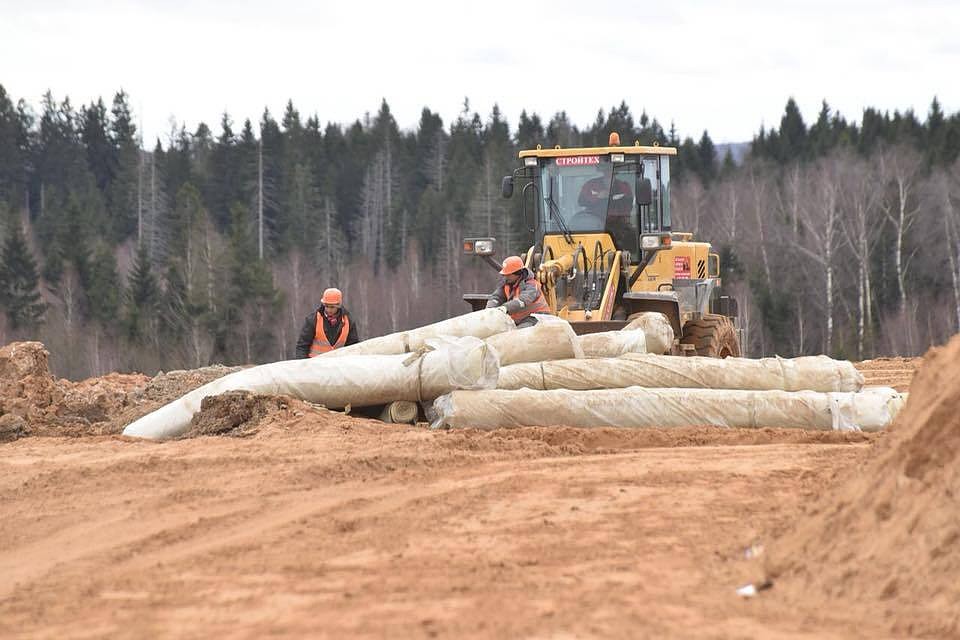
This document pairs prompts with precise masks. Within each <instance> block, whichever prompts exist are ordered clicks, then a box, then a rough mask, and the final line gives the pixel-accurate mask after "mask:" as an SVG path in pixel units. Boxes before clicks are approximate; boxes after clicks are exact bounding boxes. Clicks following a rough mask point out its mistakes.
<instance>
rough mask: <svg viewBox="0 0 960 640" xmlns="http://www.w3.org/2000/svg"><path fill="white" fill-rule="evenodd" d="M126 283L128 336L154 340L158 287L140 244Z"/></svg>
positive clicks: (158, 296) (158, 299)
mask: <svg viewBox="0 0 960 640" xmlns="http://www.w3.org/2000/svg"><path fill="white" fill-rule="evenodd" d="M127 283H128V284H127V296H126V305H125V306H126V310H125V316H126V318H125V319H126V325H127V334H128V336H129V337H130V338H133V339H135V340H136V339H141V338H145V339H152V338H155V334H156V330H157V326H158V322H157V321H158V314H157V312H158V309H159V303H160V287H159V285H158V284H157V279H156V277H155V276H154V275H153V269H152V267H151V264H150V256H149V254H148V253H147V247H146V245H145V244H141V245H140V246H139V248H138V250H137V257H136V260H135V261H134V263H133V270H132V271H131V272H130V275H129V276H128V278H127Z"/></svg>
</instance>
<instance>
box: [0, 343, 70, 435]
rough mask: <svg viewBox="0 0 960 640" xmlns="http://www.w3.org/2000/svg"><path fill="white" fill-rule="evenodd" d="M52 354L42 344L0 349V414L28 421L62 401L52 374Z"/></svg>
mask: <svg viewBox="0 0 960 640" xmlns="http://www.w3.org/2000/svg"><path fill="white" fill-rule="evenodd" d="M49 357H50V352H48V351H47V350H46V349H45V348H44V347H43V345H42V344H41V343H39V342H13V343H11V344H8V345H6V346H4V347H3V348H0V414H14V415H18V416H20V417H22V418H24V419H25V420H26V421H27V422H30V421H31V420H35V419H38V418H39V417H41V416H42V415H43V414H44V412H45V409H46V408H47V407H50V406H51V405H53V404H54V403H57V402H59V401H60V400H61V398H62V395H63V394H62V392H61V390H60V389H59V387H58V385H57V380H56V379H55V378H54V377H53V376H52V375H51V374H50V368H49V366H48V359H49Z"/></svg>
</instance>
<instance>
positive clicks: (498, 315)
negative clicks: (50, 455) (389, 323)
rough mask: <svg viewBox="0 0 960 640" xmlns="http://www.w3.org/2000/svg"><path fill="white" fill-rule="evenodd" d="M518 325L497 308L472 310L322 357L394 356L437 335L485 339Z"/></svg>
mask: <svg viewBox="0 0 960 640" xmlns="http://www.w3.org/2000/svg"><path fill="white" fill-rule="evenodd" d="M516 328H517V326H516V324H515V323H514V321H513V319H512V318H511V317H510V316H508V315H507V314H505V313H504V312H503V311H500V310H498V309H484V310H482V311H474V312H472V313H467V314H464V315H462V316H457V317H455V318H450V319H449V320H443V321H442V322H436V323H434V324H428V325H427V326H425V327H420V328H419V329H411V330H409V331H401V332H399V333H391V334H389V335H385V336H380V337H379V338H371V339H369V340H364V341H363V342H358V343H357V344H353V345H350V346H349V347H343V348H341V349H334V350H333V351H329V352H327V353H325V354H323V355H322V356H320V357H321V358H342V357H344V356H356V355H382V356H386V355H394V354H398V353H410V352H411V351H416V350H417V349H419V348H421V347H422V346H423V345H424V344H425V343H426V340H427V339H429V338H438V337H440V336H451V337H462V336H473V337H474V338H488V337H490V336H492V335H496V334H498V333H503V332H504V331H513V330H514V329H516Z"/></svg>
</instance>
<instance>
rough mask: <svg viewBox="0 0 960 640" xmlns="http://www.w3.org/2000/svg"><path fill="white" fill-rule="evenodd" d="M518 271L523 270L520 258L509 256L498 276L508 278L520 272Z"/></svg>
mask: <svg viewBox="0 0 960 640" xmlns="http://www.w3.org/2000/svg"><path fill="white" fill-rule="evenodd" d="M520 269H523V259H522V258H521V257H520V256H510V257H509V258H506V259H505V260H504V261H503V269H500V274H501V275H505V276H508V275H510V274H511V273H516V272H517V271H520Z"/></svg>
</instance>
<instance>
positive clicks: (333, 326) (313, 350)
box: [297, 288, 360, 358]
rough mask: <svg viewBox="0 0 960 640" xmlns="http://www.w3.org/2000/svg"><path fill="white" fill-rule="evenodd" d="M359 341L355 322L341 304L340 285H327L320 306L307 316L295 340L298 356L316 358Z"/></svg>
mask: <svg viewBox="0 0 960 640" xmlns="http://www.w3.org/2000/svg"><path fill="white" fill-rule="evenodd" d="M357 342H360V338H359V337H357V325H356V323H355V322H354V321H353V319H352V318H351V317H350V314H349V313H347V310H346V309H344V308H343V293H341V292H340V289H333V288H330V289H327V290H326V291H324V292H323V297H322V298H320V306H319V307H317V310H316V311H314V312H313V313H311V314H310V315H309V316H307V318H306V320H304V321H303V329H301V330H300V338H299V339H298V340H297V357H298V358H315V357H317V356H319V355H323V354H324V353H327V352H329V351H333V350H334V349H339V348H341V347H348V346H350V345H351V344H356V343H357Z"/></svg>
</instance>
